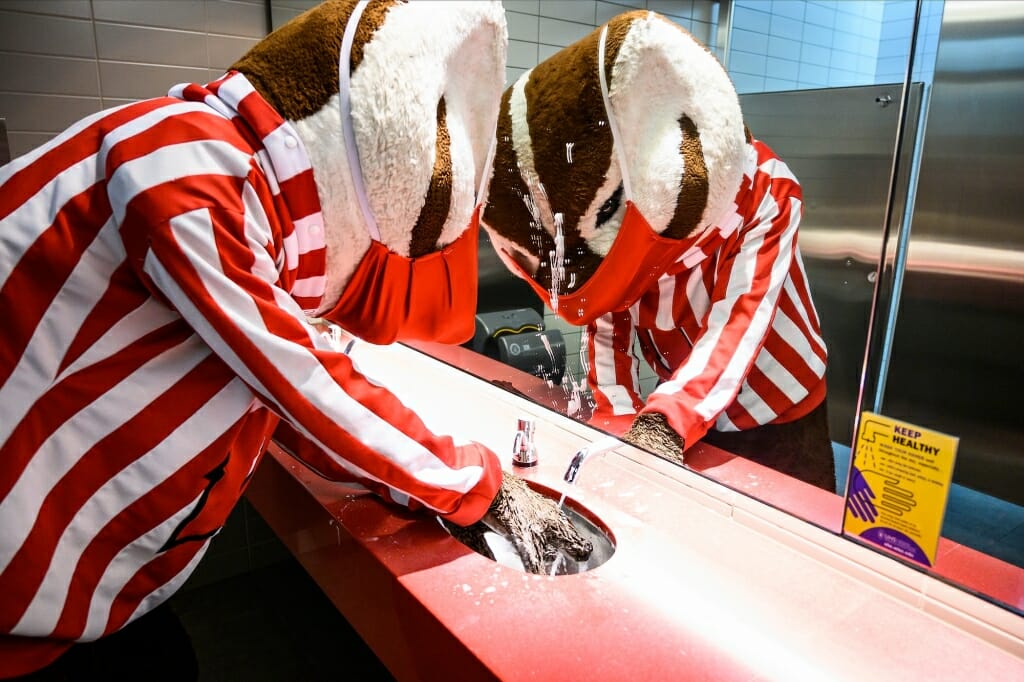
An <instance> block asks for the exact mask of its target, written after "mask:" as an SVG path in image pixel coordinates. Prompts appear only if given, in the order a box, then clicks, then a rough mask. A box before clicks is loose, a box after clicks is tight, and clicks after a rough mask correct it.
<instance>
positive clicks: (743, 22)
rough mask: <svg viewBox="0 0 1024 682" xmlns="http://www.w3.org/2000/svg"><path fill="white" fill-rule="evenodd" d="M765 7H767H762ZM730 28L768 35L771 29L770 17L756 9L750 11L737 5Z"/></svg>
mask: <svg viewBox="0 0 1024 682" xmlns="http://www.w3.org/2000/svg"><path fill="white" fill-rule="evenodd" d="M763 7H767V5H763ZM732 27H733V30H735V29H742V30H744V31H753V32H755V33H768V32H769V31H770V29H771V15H770V14H768V13H767V12H762V11H759V10H756V9H750V8H748V7H743V6H740V5H738V4H737V6H736V8H735V9H734V10H733V15H732Z"/></svg>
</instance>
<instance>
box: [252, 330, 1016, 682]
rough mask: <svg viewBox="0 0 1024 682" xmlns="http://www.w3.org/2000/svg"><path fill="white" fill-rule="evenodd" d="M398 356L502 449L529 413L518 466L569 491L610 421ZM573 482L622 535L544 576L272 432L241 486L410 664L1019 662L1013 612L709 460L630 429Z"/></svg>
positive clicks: (602, 670)
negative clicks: (535, 461)
mask: <svg viewBox="0 0 1024 682" xmlns="http://www.w3.org/2000/svg"><path fill="white" fill-rule="evenodd" d="M378 352H379V351H377V350H373V351H371V352H370V354H369V359H371V360H372V359H373V355H374V354H376V353H378ZM412 355H417V356H418V357H411V356H412ZM399 356H400V357H399V360H400V362H401V363H411V365H410V366H409V367H405V368H403V370H402V371H401V372H397V371H396V372H397V373H396V374H395V376H394V377H391V378H390V381H392V382H394V381H396V379H395V377H399V376H401V375H403V374H407V375H409V376H411V377H415V378H416V379H417V381H416V382H415V383H417V384H418V385H420V386H422V384H423V382H422V381H419V380H420V379H423V378H424V376H426V375H428V374H430V373H434V375H435V378H436V377H441V376H443V377H445V384H444V385H446V386H447V387H449V391H448V393H446V401H445V403H446V406H445V408H444V409H443V410H440V411H437V412H436V414H431V405H430V402H433V403H437V402H438V401H436V400H433V401H427V402H422V404H421V405H417V404H416V402H417V400H422V398H417V396H416V394H415V393H416V392H415V391H412V392H411V393H410V395H409V396H403V395H402V393H401V392H400V391H399V395H400V396H401V397H403V399H407V402H411V403H413V404H414V406H415V407H416V408H417V409H418V411H420V407H422V408H423V412H425V413H426V414H425V419H427V422H428V424H430V425H431V426H432V427H434V428H435V429H437V427H438V426H442V427H443V426H446V424H445V420H446V414H448V413H449V412H450V413H451V414H452V415H458V418H454V417H453V419H455V420H454V421H451V422H450V423H448V424H447V426H455V425H462V427H463V428H464V430H465V431H466V432H467V433H466V434H465V435H466V437H469V438H474V439H476V440H481V441H482V442H487V443H488V445H491V446H492V447H493V448H494V449H495V450H496V451H498V452H502V451H503V450H505V449H506V448H503V447H499V445H500V444H501V443H503V442H504V441H506V440H508V444H509V445H510V443H511V440H510V439H509V438H508V437H507V436H508V434H504V433H494V432H495V431H496V427H495V426H493V424H495V423H499V422H500V423H506V422H507V424H508V427H509V429H510V430H511V428H512V427H513V426H514V421H515V417H516V416H518V415H519V414H522V413H524V412H527V413H530V414H532V415H533V416H534V417H535V418H536V419H537V421H538V444H539V446H540V448H541V449H540V452H541V464H540V466H538V467H536V468H533V469H529V470H525V472H522V471H520V472H518V473H521V475H523V476H524V477H527V478H530V479H533V480H535V481H537V482H539V483H542V484H543V485H545V486H547V487H549V488H553V489H556V490H563V489H564V484H563V483H562V482H561V478H562V474H563V473H564V470H565V467H566V465H567V464H568V460H569V458H570V457H571V455H572V453H573V452H574V451H575V450H576V449H577V448H578V447H579V446H580V445H581V444H583V443H586V442H589V441H590V440H595V439H596V438H597V437H599V436H600V435H601V434H599V433H598V432H596V431H593V430H591V429H589V428H587V427H584V426H582V425H580V424H578V423H575V422H571V421H570V420H568V419H565V418H563V417H560V416H558V415H555V414H553V413H552V414H548V413H545V412H544V411H543V410H540V409H539V408H537V406H536V405H534V404H532V403H529V402H527V401H525V400H522V399H520V398H518V397H516V396H514V395H512V394H511V393H507V392H504V391H495V390H494V389H493V387H490V386H486V384H484V382H481V381H479V380H477V379H473V378H471V377H467V376H465V375H461V376H458V377H457V376H454V375H455V372H454V370H452V369H451V368H450V367H446V366H444V365H441V363H437V362H436V361H433V360H431V359H429V358H425V356H421V355H419V354H415V353H413V352H412V351H409V350H408V349H404V350H403V351H402V352H401V353H399ZM357 359H358V358H357ZM391 363H392V361H391V360H390V359H389V364H391ZM424 363H426V364H424ZM371 364H372V363H371ZM397 380H398V381H400V379H397ZM474 382H475V383H474ZM428 383H429V382H428ZM389 385H391V384H389ZM478 389H479V390H478ZM434 409H435V410H437V408H434ZM490 415H496V416H495V417H493V419H497V420H499V422H495V421H493V419H492V417H491V416H490ZM488 419H492V421H491V422H489V424H488V423H484V422H487V420H488ZM441 430H442V431H444V429H441ZM446 432H451V430H450V429H449V430H447V431H446ZM488 439H490V442H488ZM506 459H507V458H506ZM696 459H697V463H698V464H699V463H700V462H701V461H703V462H704V463H705V464H706V465H707V468H709V469H710V468H712V467H717V468H718V469H719V472H718V473H719V474H720V475H721V477H722V478H724V479H726V480H730V481H731V482H732V484H733V485H734V486H735V487H736V488H737V489H738V490H743V487H744V485H748V486H749V484H750V483H752V482H755V481H756V482H758V486H757V487H758V488H760V489H761V490H760V491H759V492H760V493H762V494H764V493H765V491H767V497H768V498H773V497H774V499H775V500H776V501H782V499H783V497H785V496H792V495H797V496H798V497H799V499H801V500H804V504H806V505H807V512H808V514H811V515H812V516H813V514H815V513H829V514H830V513H832V510H833V508H834V507H835V505H836V504H837V502H836V501H837V500H838V505H839V507H838V508H839V510H840V511H841V508H842V502H841V499H840V498H837V497H836V496H834V495H829V494H828V493H824V492H822V491H817V492H818V493H821V497H818V496H817V494H816V493H814V492H812V491H815V490H817V489H813V488H811V487H810V486H804V485H803V484H800V483H799V482H795V481H791V480H790V479H788V478H786V477H778V476H775V477H773V472H770V471H768V470H766V469H764V468H763V467H758V466H757V465H755V464H753V463H749V462H745V461H743V460H740V461H736V460H737V459H738V458H732V457H731V456H729V455H728V454H727V453H722V452H721V451H712V450H707V451H705V452H703V454H701V455H700V456H698V457H697V458H696ZM713 463H716V464H713ZM506 464H507V463H506ZM744 465H749V467H750V468H743V467H744ZM510 468H511V467H510ZM794 484H795V485H798V486H800V489H799V490H794V489H793V488H792V487H791V486H792V485H794ZM569 495H570V497H571V498H573V499H574V500H578V502H579V503H580V504H582V505H583V506H584V507H586V508H587V509H588V510H589V511H590V512H592V513H594V514H596V515H597V516H598V517H599V518H600V519H601V520H602V521H603V522H604V523H606V524H607V525H608V527H610V528H611V529H612V531H613V533H614V535H615V540H616V552H615V554H614V556H612V558H611V559H610V560H609V561H608V562H607V563H605V564H604V565H602V566H600V567H598V568H596V569H594V570H591V571H589V572H586V573H583V574H579V575H572V576H558V577H547V576H533V575H527V574H525V573H523V572H521V571H519V570H517V569H514V568H509V567H506V566H502V565H499V564H497V563H495V562H493V561H491V560H489V559H487V558H485V557H482V556H480V555H478V554H475V553H474V552H472V551H471V550H469V549H468V548H466V547H465V546H463V545H462V544H460V543H459V542H457V541H456V540H454V539H453V538H451V537H450V536H448V535H447V533H445V532H444V530H443V529H442V528H441V527H440V526H439V524H438V523H437V522H436V521H435V520H433V519H432V518H430V517H427V516H424V515H417V514H409V513H406V512H403V511H402V510H399V509H396V508H395V507H393V506H389V505H386V504H384V503H383V502H381V501H380V500H379V499H378V498H376V497H374V496H372V495H370V494H367V493H365V492H362V491H359V490H356V489H354V488H351V487H347V486H345V485H342V484H337V483H331V482H328V481H325V480H323V479H321V478H319V477H317V476H316V475H315V474H313V473H311V472H309V471H308V470H306V469H305V468H303V467H302V466H301V465H299V464H297V463H295V462H294V461H293V460H291V458H290V457H289V456H288V455H287V453H285V452H284V451H283V450H282V449H281V448H280V447H278V446H276V445H272V446H271V448H270V449H269V451H268V453H267V456H266V457H265V458H264V460H263V462H262V464H261V465H260V467H259V469H258V470H257V472H256V474H255V476H254V478H253V480H252V482H251V484H250V486H249V490H248V492H247V496H248V497H249V499H250V500H251V501H252V503H253V504H254V505H255V507H256V508H257V509H258V511H259V512H260V514H261V515H262V516H263V517H264V518H265V519H266V520H267V522H268V523H269V524H270V525H271V527H272V528H273V529H274V530H275V532H276V533H277V534H278V536H279V537H280V538H281V539H282V540H283V541H284V543H285V544H286V545H287V546H288V547H289V549H290V550H291V551H292V552H293V554H294V555H295V556H296V557H297V558H298V559H299V561H300V562H301V563H302V564H303V565H304V566H305V568H306V570H307V571H309V573H310V575H311V576H312V577H313V578H314V579H315V580H316V581H317V582H318V584H319V585H320V586H321V588H322V589H323V590H324V592H325V593H326V594H327V596H328V597H329V598H330V599H331V601H332V602H333V603H334V604H335V605H336V606H337V608H338V609H339V610H340V611H341V612H342V613H343V614H344V615H345V617H346V618H347V619H348V620H349V621H350V622H351V623H352V624H353V626H354V627H355V628H356V629H357V630H358V631H359V633H360V635H361V636H362V637H363V638H364V639H365V640H366V642H367V643H368V644H369V645H370V646H371V647H372V648H373V649H374V651H375V652H376V653H377V655H378V656H379V657H380V658H381V660H382V661H383V662H384V663H385V665H387V666H388V667H389V669H390V670H391V671H392V673H393V674H394V675H395V676H396V678H398V679H400V680H433V679H442V678H443V679H458V680H477V679H489V678H496V679H503V680H518V679H532V680H574V679H580V680H583V679H586V680H663V679H714V680H751V679H756V680H762V679H763V680H799V679H807V680H824V679H839V680H842V679H850V680H858V681H861V680H870V679H875V680H889V679H892V680H907V679H935V680H942V679H971V678H973V679H993V680H996V679H998V680H1010V679H1024V658H1022V657H1024V627H1022V626H1021V619H1020V618H1019V617H1018V616H1016V615H1014V614H1012V613H1011V612H1009V611H1005V610H1003V609H1000V608H998V607H996V606H993V605H991V604H989V603H987V602H984V601H982V600H980V599H977V598H975V597H973V596H971V595H969V594H967V593H964V592H961V591H959V590H956V589H954V588H952V587H949V586H948V585H946V584H945V583H943V582H941V581H938V580H936V579H934V578H932V577H930V576H928V575H926V574H924V573H923V572H919V571H915V570H913V569H911V568H909V567H906V566H903V565H902V564H900V563H898V562H895V561H892V560H891V559H888V558H887V557H884V556H882V555H880V554H878V553H877V552H875V551H873V550H869V549H867V548H864V547H860V546H858V545H856V544H854V543H852V542H850V541H849V540H847V539H844V538H841V537H838V536H836V535H835V534H834V533H831V532H829V531H827V530H825V529H823V528H818V527H816V526H813V525H811V524H808V523H806V522H804V521H801V520H799V519H796V518H794V517H793V516H791V515H789V514H786V513H783V512H780V511H778V510H776V509H773V508H772V507H771V506H769V505H766V504H764V503H763V502H760V501H758V500H755V499H753V498H751V497H748V496H747V495H744V494H741V493H740V492H736V491H735V490H730V489H728V488H725V487H723V486H721V485H719V484H718V483H715V482H713V481H711V480H709V479H707V478H705V477H703V476H700V475H698V474H696V473H693V472H691V471H686V470H683V469H681V468H679V467H675V466H672V465H669V464H668V463H666V462H663V461H661V460H658V459H656V458H653V457H651V456H650V455H647V454H646V453H643V452H641V451H638V450H635V449H634V448H631V447H629V446H626V445H623V446H622V447H621V448H619V449H617V450H616V451H615V452H613V453H609V454H608V455H604V456H601V457H599V458H596V459H594V460H592V461H589V462H587V463H586V465H585V467H584V470H583V472H582V473H581V475H580V477H579V480H578V485H577V486H575V487H573V488H572V489H571V490H569ZM815 500H817V501H815ZM788 502H792V500H788ZM819 505H820V508H819ZM836 513H837V514H838V512H836ZM962 549H963V548H960V549H957V548H954V549H952V550H950V551H949V552H947V555H948V557H949V558H950V561H953V557H956V556H957V555H958V554H959V553H960V552H961V550H962ZM940 551H941V550H940ZM944 556H946V555H944ZM960 556H966V555H965V554H961V555H960ZM1004 566H1005V565H1004ZM1011 568H1012V567H1011ZM1015 570H1016V571H1017V573H1016V578H1014V579H1017V580H1019V575H1020V571H1019V570H1017V569H1015ZM994 579H995V580H997V581H1002V580H1003V579H1004V578H1002V577H999V576H996V577H995V578H994ZM1017 592H1018V593H1019V592H1020V584H1019V582H1018V583H1017ZM1011 603H1012V602H1011ZM343 667H344V662H343V661H339V669H343Z"/></svg>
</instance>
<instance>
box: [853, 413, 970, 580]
mask: <svg viewBox="0 0 1024 682" xmlns="http://www.w3.org/2000/svg"><path fill="white" fill-rule="evenodd" d="M959 440H960V439H959V438H956V437H954V436H948V435H946V434H943V433H939V432H938V431H929V430H928V429H924V428H921V427H919V426H914V425H912V424H908V423H906V422H901V421H898V420H896V419H890V418H889V417H883V416H882V415H879V414H874V413H872V412H865V413H864V414H863V415H862V416H861V420H860V429H859V430H858V433H857V442H856V443H855V448H854V456H853V462H852V464H851V471H850V480H849V484H848V485H847V490H846V514H845V517H844V519H843V533H844V534H845V535H852V536H856V537H859V538H861V539H863V540H866V541H868V542H870V543H872V544H875V545H878V546H880V547H883V548H884V549H886V550H888V551H890V552H892V553H894V554H897V555H899V556H902V557H905V558H907V559H910V560H911V561H916V562H917V563H919V564H923V565H925V566H929V567H930V566H932V565H934V563H935V551H936V549H937V548H938V545H939V535H940V534H941V532H942V519H943V516H944V515H945V512H946V500H947V498H948V497H949V486H950V484H951V482H952V479H953V462H954V461H955V459H956V449H957V445H958V444H959Z"/></svg>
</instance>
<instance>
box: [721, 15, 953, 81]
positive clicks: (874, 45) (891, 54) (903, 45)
mask: <svg viewBox="0 0 1024 682" xmlns="http://www.w3.org/2000/svg"><path fill="white" fill-rule="evenodd" d="M914 5H915V3H914V1H913V0H815V1H812V2H805V1H804V0H735V3H734V6H733V7H734V9H733V15H732V27H733V30H732V34H731V43H730V46H729V58H728V65H729V73H730V74H731V75H732V78H733V82H734V83H735V84H736V89H737V90H739V92H741V93H752V92H767V91H778V90H795V89H807V88H824V87H842V86H848V85H870V84H874V83H891V82H900V81H902V80H903V76H904V73H905V71H906V62H907V53H908V51H909V47H910V33H911V27H912V22H913V16H914ZM942 6H943V3H942V0H926V2H925V3H924V7H923V10H922V17H923V19H922V26H921V31H920V35H919V37H918V42H919V50H918V58H917V65H918V68H917V69H916V70H915V78H916V79H918V80H929V79H930V73H931V70H932V68H933V67H934V63H935V53H936V49H937V46H938V38H939V26H940V24H941V19H942Z"/></svg>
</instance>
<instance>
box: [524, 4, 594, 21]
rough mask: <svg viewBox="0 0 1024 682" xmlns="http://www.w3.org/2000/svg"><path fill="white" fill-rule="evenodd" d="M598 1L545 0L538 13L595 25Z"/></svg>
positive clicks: (553, 17) (543, 15)
mask: <svg viewBox="0 0 1024 682" xmlns="http://www.w3.org/2000/svg"><path fill="white" fill-rule="evenodd" d="M596 6H597V3H596V2H595V1H594V0H544V2H542V3H540V8H539V9H538V10H537V14H539V15H540V16H542V17H550V18H552V19H564V20H565V21H575V22H577V23H581V24H588V25H590V26H593V24H594V17H595V16H596V11H597V10H596Z"/></svg>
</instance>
